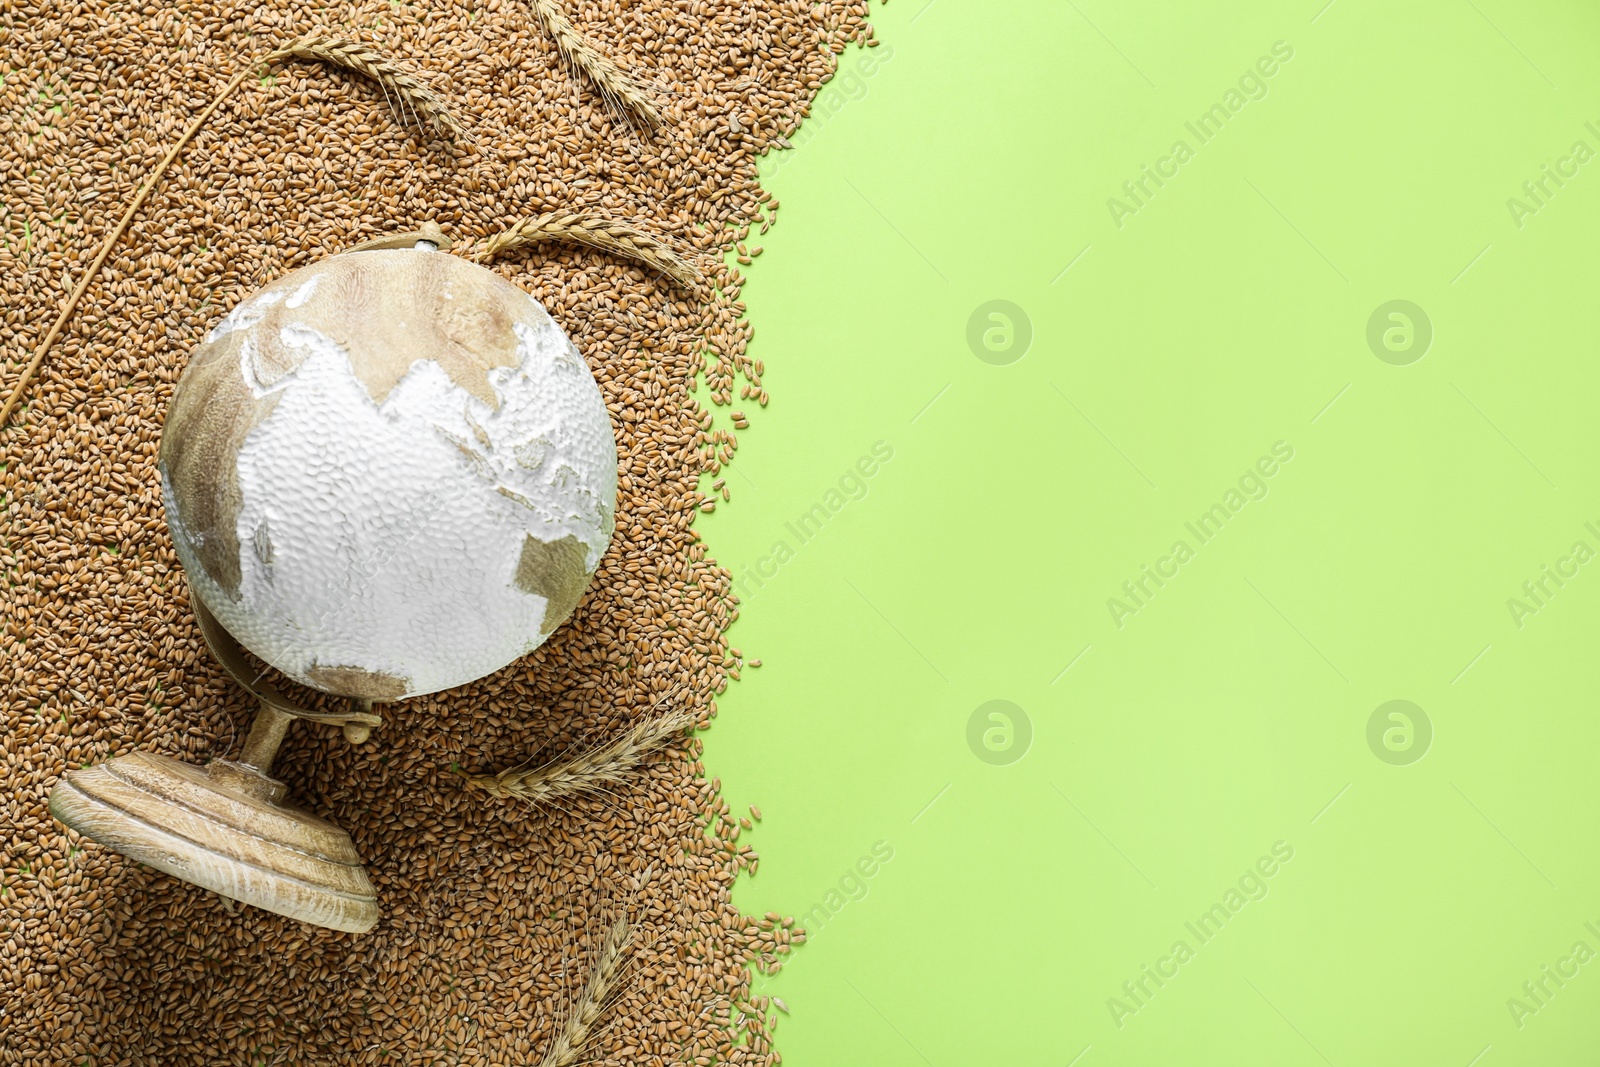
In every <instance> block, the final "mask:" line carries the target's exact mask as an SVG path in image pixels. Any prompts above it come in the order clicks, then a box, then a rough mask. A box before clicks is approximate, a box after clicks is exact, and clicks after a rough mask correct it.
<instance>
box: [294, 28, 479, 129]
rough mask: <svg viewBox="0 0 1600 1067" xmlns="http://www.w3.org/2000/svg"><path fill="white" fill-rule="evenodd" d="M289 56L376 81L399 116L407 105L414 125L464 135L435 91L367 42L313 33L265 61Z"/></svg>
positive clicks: (458, 123)
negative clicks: (325, 64) (390, 95)
mask: <svg viewBox="0 0 1600 1067" xmlns="http://www.w3.org/2000/svg"><path fill="white" fill-rule="evenodd" d="M289 58H294V59H304V60H309V61H311V62H318V63H331V64H333V65H334V66H336V67H343V68H344V69H345V70H349V71H354V72H355V73H357V74H363V75H365V76H366V77H368V78H371V79H372V80H373V81H375V82H377V83H378V86H379V87H380V88H382V89H383V94H384V96H385V97H386V98H388V97H389V94H390V93H391V92H392V93H393V94H394V98H395V99H398V100H399V104H398V105H395V103H394V100H393V99H391V100H390V106H391V107H395V106H398V110H399V111H400V112H401V115H402V119H403V117H404V113H405V110H406V108H408V107H409V108H410V110H411V118H412V121H414V122H415V123H416V124H417V125H418V126H421V127H424V128H431V129H432V130H433V131H434V132H435V133H437V134H439V135H440V136H441V137H447V138H451V139H453V140H463V139H465V138H466V136H467V132H466V129H465V127H463V126H462V125H461V122H460V120H459V119H457V118H456V117H455V115H453V114H452V113H451V112H450V109H449V108H448V107H446V106H445V103H444V97H442V96H441V95H439V92H438V90H436V89H434V88H433V86H431V85H429V84H428V83H427V82H425V81H423V80H422V79H421V78H419V77H417V75H415V74H413V73H412V72H411V71H410V70H408V69H407V68H406V67H404V66H402V65H401V64H399V63H397V62H395V61H394V60H392V59H390V58H388V57H387V56H385V55H384V54H383V53H382V52H379V51H378V50H377V49H376V48H373V47H371V46H370V45H366V44H362V43H361V42H360V41H352V40H349V39H347V38H344V37H333V36H330V35H328V34H324V33H317V32H313V33H308V34H306V35H305V36H304V37H301V38H300V39H299V40H297V41H293V42H291V43H289V44H286V45H284V46H283V47H282V48H279V49H277V50H276V51H274V52H271V53H269V54H268V55H267V62H268V63H277V62H281V61H282V60H285V59H289Z"/></svg>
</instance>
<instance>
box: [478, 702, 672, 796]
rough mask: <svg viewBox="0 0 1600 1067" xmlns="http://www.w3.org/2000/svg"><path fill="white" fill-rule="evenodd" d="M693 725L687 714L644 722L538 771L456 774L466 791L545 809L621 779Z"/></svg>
mask: <svg viewBox="0 0 1600 1067" xmlns="http://www.w3.org/2000/svg"><path fill="white" fill-rule="evenodd" d="M697 720H698V715H697V714H696V713H695V712H694V711H691V710H690V709H688V708H680V709H678V710H676V711H669V712H667V713H666V714H665V715H662V716H661V717H659V718H655V719H646V720H645V721H644V722H640V723H636V724H635V725H634V726H632V727H631V728H629V730H628V732H627V733H625V734H623V735H622V736H621V737H619V738H617V739H616V740H615V741H611V742H609V743H607V744H603V745H597V746H595V747H594V748H591V749H589V750H588V751H587V752H582V753H579V754H578V755H576V756H574V757H573V758H571V759H569V760H561V761H559V762H552V763H547V764H545V765H544V766H542V767H534V768H531V769H523V768H517V767H513V768H510V769H508V770H504V771H501V772H500V773H499V774H462V777H464V778H465V779H466V780H467V785H469V786H471V787H473V788H475V789H481V790H483V791H484V792H486V793H488V794H489V795H490V796H495V797H500V798H501V799H508V798H509V799H515V800H526V801H528V802H530V803H533V804H547V803H550V802H552V801H556V800H559V799H561V798H562V797H567V796H572V795H574V794H576V793H587V792H592V791H594V790H596V789H600V788H602V787H604V786H607V785H613V784H616V783H619V782H622V781H624V780H625V779H626V777H627V773H628V772H629V771H631V770H633V769H634V768H635V767H637V766H639V764H640V763H642V762H643V761H644V758H645V757H646V756H648V755H649V754H650V753H652V752H654V751H655V750H656V749H659V748H661V747H663V746H664V745H666V743H667V742H668V741H670V740H672V738H673V737H674V736H676V735H677V734H679V733H681V732H682V731H683V730H685V729H687V728H688V727H690V726H693V725H694V724H695V722H696V721H697Z"/></svg>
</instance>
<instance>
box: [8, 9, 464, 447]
mask: <svg viewBox="0 0 1600 1067" xmlns="http://www.w3.org/2000/svg"><path fill="white" fill-rule="evenodd" d="M285 59H309V60H314V61H322V62H327V63H332V64H334V65H335V66H339V67H344V68H345V69H347V70H353V71H355V72H357V73H359V74H365V75H366V76H367V77H369V78H372V79H373V80H374V81H376V82H377V83H378V85H379V86H380V87H381V88H382V89H383V92H384V96H385V97H387V96H388V95H389V91H390V90H391V89H392V90H394V92H395V94H396V95H397V96H398V97H399V98H400V102H401V105H402V106H406V105H409V106H410V107H411V113H412V117H413V119H415V120H416V121H417V123H418V125H421V124H422V121H421V116H426V118H427V121H428V123H430V124H431V125H432V126H433V128H434V129H436V130H438V131H439V132H440V133H441V134H444V135H448V136H451V137H463V136H465V130H464V129H463V127H462V126H461V124H460V123H459V122H458V121H456V118H455V116H454V115H452V114H451V113H450V112H449V110H448V109H446V107H445V106H444V100H443V98H442V97H441V96H440V95H439V94H438V93H437V92H435V91H434V90H433V89H432V88H431V87H429V86H428V85H427V84H426V83H425V82H423V81H422V80H421V79H420V78H418V77H417V76H416V75H414V74H412V73H410V72H409V71H407V70H406V69H405V68H404V67H402V66H400V65H399V64H398V63H396V62H394V61H393V60H391V59H388V58H386V57H385V56H384V55H383V54H382V53H381V52H378V51H377V50H376V49H373V48H370V47H368V46H367V45H364V44H361V43H360V42H357V41H350V40H345V39H344V38H340V37H330V36H327V35H325V34H320V33H309V34H306V35H305V36H304V37H302V38H300V39H299V40H298V41H295V42H293V43H292V44H288V45H284V46H283V47H282V48H279V49H276V50H275V51H272V52H269V53H267V54H266V55H265V56H263V57H261V59H260V60H257V61H255V62H252V63H248V64H246V65H245V66H244V67H243V68H242V69H241V70H240V71H239V73H237V74H235V75H234V76H233V78H232V80H230V81H229V82H228V84H227V85H225V86H224V87H223V89H222V91H221V92H219V93H218V94H217V95H216V97H215V98H214V99H213V100H212V101H211V103H210V104H209V105H207V106H206V108H205V110H204V111H202V112H200V114H198V115H196V116H195V117H194V121H192V122H190V123H189V126H188V128H187V129H185V130H184V131H183V134H182V136H180V137H179V138H178V140H177V143H176V144H174V145H173V146H172V147H171V148H170V149H168V151H167V154H166V155H165V156H163V157H162V159H161V162H159V163H157V164H156V167H155V169H154V170H153V171H151V172H150V177H148V178H146V179H145V180H144V184H142V185H141V186H140V187H139V191H138V192H137V193H136V194H135V195H134V198H133V202H132V203H130V204H129V205H128V209H127V210H126V211H125V212H123V215H122V219H121V221H120V222H118V223H117V225H116V227H115V228H114V229H113V230H112V231H111V232H110V233H109V234H107V235H106V239H105V240H104V241H103V242H101V244H100V251H99V252H98V253H96V255H95V257H94V261H93V262H91V263H90V264H89V269H88V270H86V271H84V272H83V277H82V278H80V279H78V285H77V287H76V288H75V289H73V291H72V295H71V296H70V297H68V298H67V302H66V303H65V304H64V305H63V306H62V308H61V312H60V314H59V315H57V316H56V321H55V324H54V325H52V326H51V327H50V332H49V333H47V334H45V337H44V340H43V341H42V342H40V344H39V347H38V348H36V349H35V350H34V353H33V358H32V359H30V360H29V361H28V365H27V366H26V367H24V368H23V370H22V374H21V375H20V376H19V377H18V378H17V381H16V384H15V385H13V386H12V387H11V392H10V394H9V395H8V396H7V397H6V401H5V404H4V405H3V406H0V426H4V425H5V423H6V420H7V419H9V418H10V417H11V412H12V411H14V410H16V407H17V404H18V403H19V402H20V401H21V400H22V394H23V392H24V391H25V390H26V389H27V388H28V384H29V383H30V382H32V381H33V376H34V375H35V374H37V373H38V371H39V367H40V365H41V364H43V363H44V357H45V355H46V353H48V352H49V351H50V347H51V345H53V344H55V341H56V338H57V337H58V336H59V335H60V333H61V329H62V327H63V326H65V325H66V323H67V319H68V318H70V317H71V315H72V312H73V311H74V310H75V309H76V308H77V306H78V301H79V300H81V299H82V298H83V294H84V293H85V292H86V291H87V290H88V288H89V283H90V282H92V281H94V278H95V275H97V274H99V273H100V266H101V264H103V263H104V262H105V261H106V256H108V255H110V254H111V248H112V246H113V245H115V244H116V243H117V242H118V241H119V240H121V239H122V235H123V234H124V233H126V232H127V230H128V224H129V223H131V222H132V221H133V217H134V215H136V214H137V213H138V211H139V208H140V207H142V206H143V205H144V202H145V199H146V198H147V197H149V195H150V194H151V192H153V191H154V190H155V187H156V183H157V182H159V181H160V180H161V176H162V175H163V174H165V173H166V172H167V167H169V166H171V164H172V161H173V160H174V159H176V158H178V153H179V152H181V151H183V147H184V146H185V145H187V144H188V143H189V142H190V141H191V140H193V138H194V135H195V134H196V133H198V132H200V127H201V126H202V125H203V124H204V123H205V121H206V120H207V119H209V118H210V117H211V115H212V113H213V112H215V111H216V110H217V108H219V107H221V106H222V103H223V101H225V100H227V99H228V97H230V96H232V95H233V93H234V91H235V90H236V89H238V88H239V86H240V85H241V84H243V82H244V80H245V78H246V77H248V76H249V75H250V73H251V72H252V71H253V70H258V69H260V68H261V67H262V66H263V65H270V64H273V63H279V62H282V61H283V60H285ZM391 106H393V103H392V101H391Z"/></svg>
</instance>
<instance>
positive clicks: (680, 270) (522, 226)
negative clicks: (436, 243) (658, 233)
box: [477, 211, 700, 286]
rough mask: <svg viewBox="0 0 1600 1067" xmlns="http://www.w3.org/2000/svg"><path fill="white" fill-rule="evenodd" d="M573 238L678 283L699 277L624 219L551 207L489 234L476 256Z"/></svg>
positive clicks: (490, 257)
mask: <svg viewBox="0 0 1600 1067" xmlns="http://www.w3.org/2000/svg"><path fill="white" fill-rule="evenodd" d="M562 240H565V241H572V242H574V243H575V244H580V245H588V246H589V247H590V248H598V249H600V250H602V251H605V252H615V253H617V254H618V255H622V256H627V257H628V258H630V259H636V260H638V261H640V262H641V263H645V264H648V265H649V266H651V267H654V268H655V269H656V270H658V271H660V272H661V273H662V274H665V275H666V276H667V277H669V278H671V279H672V280H673V281H675V282H677V283H678V284H679V285H685V286H687V285H690V284H692V283H693V282H694V281H695V280H696V279H697V278H699V277H700V272H699V271H698V270H696V269H695V267H694V266H693V265H692V264H691V263H689V262H688V261H687V260H685V259H684V258H683V257H682V256H680V255H678V253H676V252H674V251H673V250H672V249H670V248H668V247H667V245H666V244H665V242H663V241H661V240H659V239H658V238H655V237H651V236H650V235H649V234H647V233H645V232H644V231H642V230H637V229H634V228H633V227H632V226H629V225H628V224H627V223H625V222H616V221H614V220H612V219H601V218H592V217H590V216H587V215H580V214H577V213H576V212H572V211H553V212H550V213H548V214H544V215H535V216H533V217H531V218H526V219H521V220H519V221H518V222H516V223H514V224H512V225H511V226H510V227H508V228H507V229H504V230H502V231H500V232H499V233H497V234H495V235H494V236H493V237H491V238H489V243H488V244H487V245H485V246H484V249H483V251H481V252H479V253H478V255H477V258H478V259H479V260H485V259H492V258H493V257H495V256H497V255H500V254H501V253H503V252H510V251H513V250H515V249H518V248H526V247H527V246H528V245H536V244H539V243H541V242H544V241H562Z"/></svg>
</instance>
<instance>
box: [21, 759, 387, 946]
mask: <svg viewBox="0 0 1600 1067" xmlns="http://www.w3.org/2000/svg"><path fill="white" fill-rule="evenodd" d="M286 791H287V787H286V786H285V785H284V784H283V783H282V782H279V781H277V780H275V779H273V778H270V777H268V776H267V775H265V774H263V773H262V772H260V771H259V770H257V769H256V768H255V767H252V766H250V765H249V764H247V763H236V762H234V761H232V760H213V761H212V762H211V763H209V764H207V765H206V766H205V767H204V768H200V767H194V766H191V765H189V764H187V763H181V762H179V761H178V760H175V759H170V758H168V757H166V756H157V755H152V754H149V753H145V752H135V753H132V754H131V755H127V756H119V757H117V758H116V759H113V760H108V761H106V762H105V763H101V764H97V765H95V766H93V767H85V768H83V769H82V770H76V771H69V772H68V773H67V774H66V775H65V776H63V777H62V779H61V781H60V782H58V783H57V784H56V786H55V788H54V789H53V790H51V792H50V814H52V815H54V816H55V817H56V818H57V819H59V820H60V821H61V822H63V823H65V824H66V825H67V826H70V827H72V828H73V829H74V830H76V831H78V832H79V833H80V834H83V835H84V836H85V837H88V838H91V839H92V840H94V841H98V842H99V843H100V844H102V845H105V846H106V847H107V848H111V849H114V850H116V851H117V852H120V853H122V854H123V855H124V856H127V857H129V858H131V859H135V860H138V861H139V862H140V863H143V864H147V865H148V866H151V867H154V868H156V869H157V870H160V871H165V872H166V873H167V874H170V875H172V876H173V877H175V878H181V879H183V880H184V881H186V882H192V883H194V884H195V885H198V886H203V887H204V888H206V889H210V890H212V891H213V892H216V893H221V894H222V895H223V896H227V897H232V898H233V899H234V900H239V901H243V902H244V903H246V904H254V905H255V906H256V907H258V908H265V909H266V910H268V911H273V912H277V913H278V914H279V915H287V916H289V917H290V918H291V919H299V920H301V921H302V922H308V923H313V924H315V925H317V926H325V927H328V928H329V929H333V930H347V931H349V932H351V933H364V932H365V931H367V930H370V929H372V926H373V924H374V923H376V922H377V921H378V904H377V897H376V895H375V894H374V892H373V889H372V883H371V882H370V881H368V880H367V872H366V870H365V869H363V867H362V866H361V858H360V857H359V856H358V855H356V850H355V845H354V843H353V842H352V841H351V840H350V835H349V834H347V833H345V832H344V831H343V830H341V829H339V828H338V827H337V826H334V825H333V824H332V823H329V822H325V821H323V820H322V819H319V818H317V817H316V816H314V815H310V814H307V813H306V812H304V811H301V810H300V809H298V808H294V807H290V806H289V805H286V804H284V803H282V799H283V796H284V794H285V792H286Z"/></svg>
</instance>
